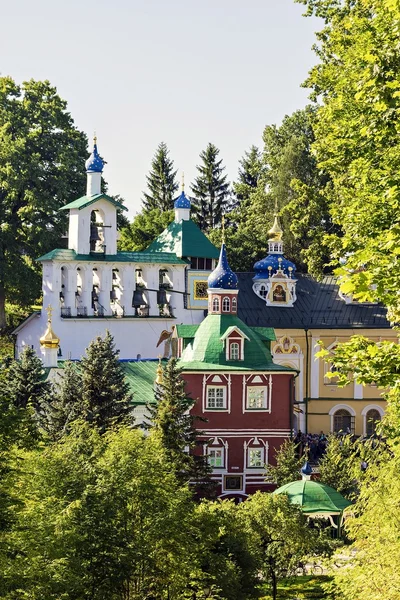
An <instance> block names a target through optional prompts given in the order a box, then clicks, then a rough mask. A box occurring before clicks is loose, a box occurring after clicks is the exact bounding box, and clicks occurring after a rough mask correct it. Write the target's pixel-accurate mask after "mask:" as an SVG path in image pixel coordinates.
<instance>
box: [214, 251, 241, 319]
mask: <svg viewBox="0 0 400 600" xmlns="http://www.w3.org/2000/svg"><path fill="white" fill-rule="evenodd" d="M238 293H239V290H238V278H237V275H236V274H235V273H234V272H233V271H232V269H231V268H230V266H229V263H228V258H227V255H226V246H225V244H224V243H223V244H222V246H221V252H220V255H219V261H218V265H217V266H216V268H215V269H214V271H213V272H212V273H211V275H209V277H208V311H209V313H210V314H236V313H237V295H238Z"/></svg>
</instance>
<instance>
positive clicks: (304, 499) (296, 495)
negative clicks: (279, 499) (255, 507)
mask: <svg viewBox="0 0 400 600" xmlns="http://www.w3.org/2000/svg"><path fill="white" fill-rule="evenodd" d="M273 493H274V494H287V495H288V498H289V501H290V503H291V504H298V505H300V506H301V510H302V511H303V512H304V513H307V514H308V513H326V514H338V513H341V512H342V511H343V510H344V509H345V508H347V507H348V506H350V504H351V502H349V500H346V498H344V497H343V496H342V494H339V492H337V491H336V490H334V489H333V488H331V487H329V485H325V484H324V483H320V482H319V481H311V480H299V481H292V482H291V483H287V484H286V485H282V486H281V487H280V488H278V489H277V490H275V491H274V492H273Z"/></svg>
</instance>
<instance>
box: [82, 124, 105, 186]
mask: <svg viewBox="0 0 400 600" xmlns="http://www.w3.org/2000/svg"><path fill="white" fill-rule="evenodd" d="M85 167H86V175H87V186H86V195H87V196H89V197H90V196H95V195H96V194H101V174H102V172H103V169H104V163H103V161H102V159H101V158H100V155H99V153H98V150H97V138H96V136H95V137H94V139H93V151H92V154H91V155H90V156H89V158H88V159H87V161H86V163H85Z"/></svg>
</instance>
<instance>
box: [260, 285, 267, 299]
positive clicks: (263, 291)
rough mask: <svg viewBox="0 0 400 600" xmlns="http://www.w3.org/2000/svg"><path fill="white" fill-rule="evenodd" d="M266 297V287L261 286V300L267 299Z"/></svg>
mask: <svg viewBox="0 0 400 600" xmlns="http://www.w3.org/2000/svg"><path fill="white" fill-rule="evenodd" d="M266 295H267V290H266V289H265V285H261V286H260V296H261V298H265V296H266Z"/></svg>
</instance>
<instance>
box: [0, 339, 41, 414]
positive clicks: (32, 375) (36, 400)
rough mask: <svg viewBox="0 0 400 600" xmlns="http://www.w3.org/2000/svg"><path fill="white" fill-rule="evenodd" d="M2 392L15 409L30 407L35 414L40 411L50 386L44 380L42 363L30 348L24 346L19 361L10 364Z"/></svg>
mask: <svg viewBox="0 0 400 600" xmlns="http://www.w3.org/2000/svg"><path fill="white" fill-rule="evenodd" d="M4 391H5V395H6V396H7V398H8V399H9V400H11V402H12V403H13V404H14V406H15V407H16V408H27V407H28V406H31V407H32V408H33V409H34V410H35V411H36V413H39V412H40V411H41V406H42V403H43V401H44V399H45V398H46V397H47V396H48V395H49V394H50V393H51V384H50V382H48V381H46V379H45V372H44V369H43V364H42V361H41V360H40V358H39V357H38V356H37V355H36V352H35V351H34V350H33V349H32V348H31V347H30V346H25V348H24V350H23V351H22V352H21V355H20V359H19V360H15V361H13V362H12V363H11V365H10V368H9V369H8V372H7V373H6V375H5V376H4Z"/></svg>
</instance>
